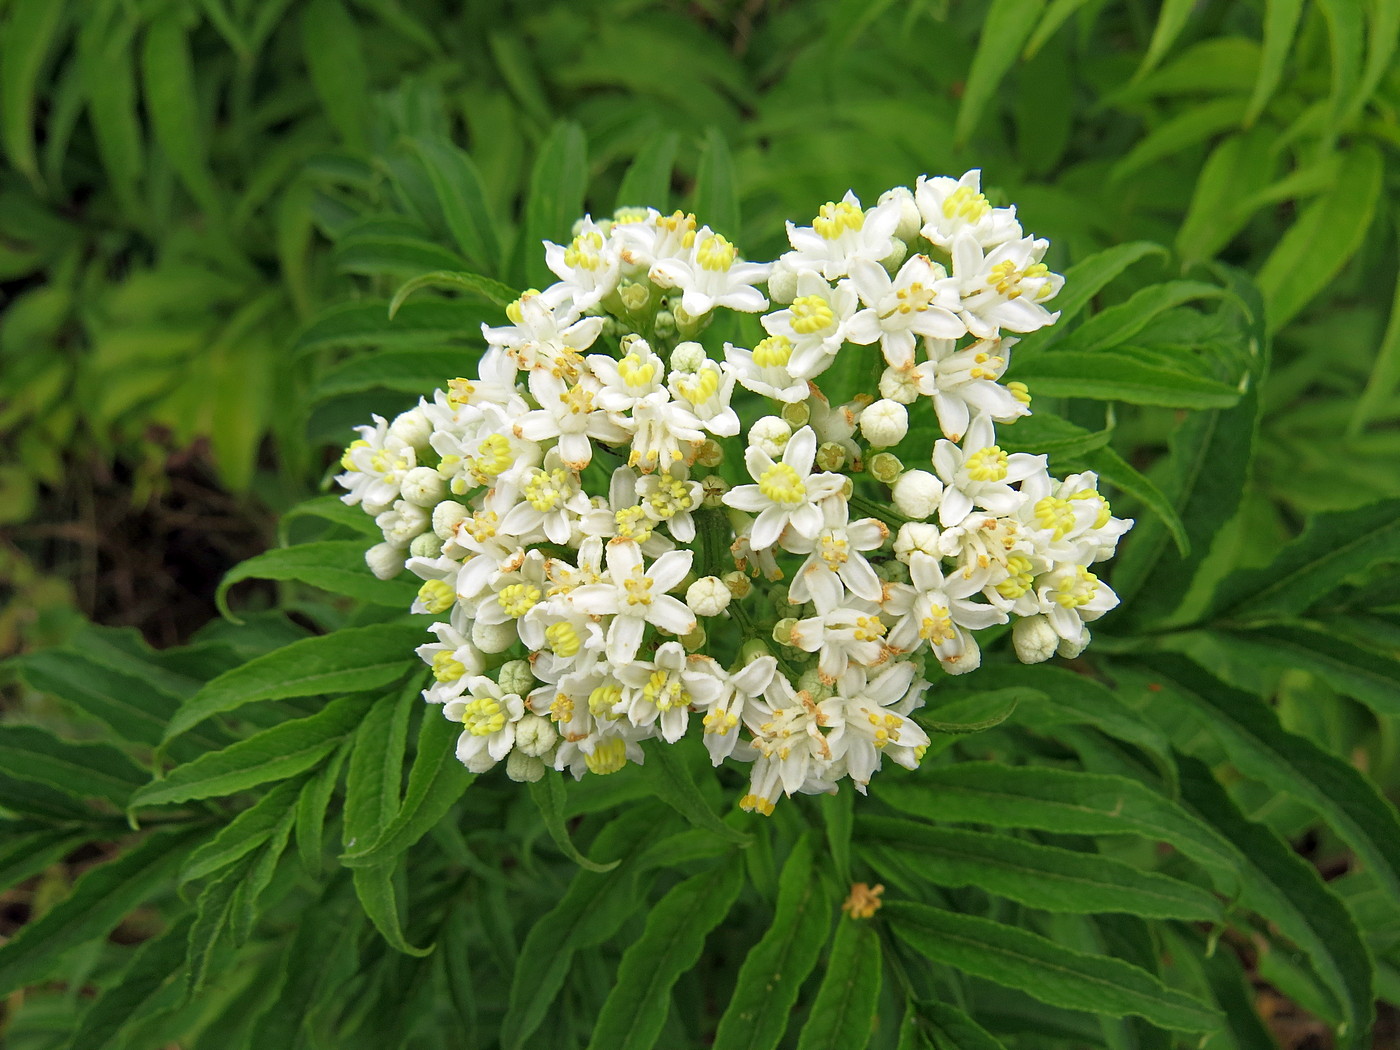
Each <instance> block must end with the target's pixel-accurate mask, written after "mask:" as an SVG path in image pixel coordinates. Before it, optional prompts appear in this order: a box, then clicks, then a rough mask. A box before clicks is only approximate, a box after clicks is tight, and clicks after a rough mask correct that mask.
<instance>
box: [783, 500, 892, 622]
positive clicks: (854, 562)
mask: <svg viewBox="0 0 1400 1050" xmlns="http://www.w3.org/2000/svg"><path fill="white" fill-rule="evenodd" d="M849 514H850V512H849V509H848V508H847V506H846V503H845V502H844V501H843V500H836V499H827V500H823V501H822V519H823V520H822V527H821V529H820V530H819V531H818V532H817V535H816V536H813V537H811V538H808V537H806V536H803V535H801V534H799V533H797V532H789V533H788V534H786V535H785V536H784V537H783V540H782V547H783V549H784V550H786V551H790V552H792V553H793V554H805V555H807V560H806V561H805V562H803V563H802V567H801V568H799V569H798V570H797V574H796V575H795V576H794V577H793V580H792V587H791V588H790V589H789V591H788V598H789V600H790V601H795V602H809V601H810V602H814V603H816V606H817V608H818V609H819V610H826V609H830V608H834V607H835V606H837V605H839V604H841V600H842V598H843V597H844V596H845V592H846V591H847V590H849V591H850V592H851V593H852V594H854V595H856V596H857V597H860V598H864V599H865V600H866V601H872V602H877V601H879V600H880V597H881V593H882V588H881V584H880V578H879V577H878V576H876V575H875V570H874V569H873V568H871V565H870V562H868V561H867V560H866V559H865V555H864V552H865V551H873V550H879V549H880V547H881V546H882V545H883V544H884V542H885V540H886V539H888V538H889V535H890V530H889V529H888V528H886V527H885V525H884V523H883V522H880V521H876V520H875V519H874V518H861V519H860V520H859V521H853V522H849V523H848V517H849Z"/></svg>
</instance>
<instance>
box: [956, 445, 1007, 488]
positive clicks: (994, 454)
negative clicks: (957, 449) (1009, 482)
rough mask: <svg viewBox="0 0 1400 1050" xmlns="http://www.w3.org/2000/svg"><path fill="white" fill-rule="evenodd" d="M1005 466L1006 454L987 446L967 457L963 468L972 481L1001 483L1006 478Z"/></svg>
mask: <svg viewBox="0 0 1400 1050" xmlns="http://www.w3.org/2000/svg"><path fill="white" fill-rule="evenodd" d="M1006 464H1007V455H1006V453H1005V452H1003V451H1002V450H1001V449H1000V448H998V447H997V446H996V445H989V446H987V447H986V448H984V449H979V450H978V451H976V452H974V453H973V454H972V455H970V456H968V457H967V462H966V463H965V464H964V466H965V467H966V469H967V476H968V477H969V478H971V479H972V480H973V481H1001V480H1003V479H1004V478H1005V477H1006Z"/></svg>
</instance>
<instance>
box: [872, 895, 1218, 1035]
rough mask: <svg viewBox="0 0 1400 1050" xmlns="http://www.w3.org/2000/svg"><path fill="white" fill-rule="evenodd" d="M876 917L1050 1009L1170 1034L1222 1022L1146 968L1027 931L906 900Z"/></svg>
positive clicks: (914, 942) (914, 943)
mask: <svg viewBox="0 0 1400 1050" xmlns="http://www.w3.org/2000/svg"><path fill="white" fill-rule="evenodd" d="M880 916H881V918H882V919H884V920H885V921H886V922H888V923H889V925H890V927H891V928H892V929H893V930H894V932H895V933H896V934H897V935H898V936H899V938H900V939H901V940H903V941H905V942H906V943H908V944H909V945H910V946H911V947H913V948H914V949H915V950H916V951H918V952H919V953H920V954H922V955H923V956H925V957H926V958H928V959H932V960H934V961H936V962H941V963H946V964H947V965H949V966H952V967H954V968H956V969H959V970H962V971H964V972H966V973H970V974H974V975H976V976H978V977H984V978H986V979H987V980H989V981H994V982H995V983H997V984H1001V985H1005V986H1007V987H1009V988H1016V989H1018V990H1020V991H1023V992H1025V993H1026V994H1027V995H1029V996H1031V997H1032V998H1034V999H1039V1000H1040V1001H1041V1002H1043V1003H1049V1004H1050V1005H1051V1006H1060V1007H1064V1008H1066V1009H1070V1010H1084V1011H1087V1012H1089V1013H1098V1014H1109V1015H1116V1016H1120V1017H1121V1016H1123V1015H1132V1016H1134V1017H1142V1018H1144V1019H1145V1020H1147V1021H1148V1022H1150V1023H1151V1024H1154V1025H1156V1026H1158V1027H1159V1028H1165V1029H1168V1030H1169V1031H1178V1032H1211V1031H1215V1030H1216V1029H1217V1028H1218V1026H1219V1025H1220V1015H1219V1014H1218V1013H1217V1012H1216V1011H1215V1010H1213V1009H1212V1008H1210V1007H1208V1006H1206V1005H1205V1004H1204V1003H1202V1002H1200V1001H1199V1000H1197V999H1195V998H1194V997H1192V996H1189V995H1187V994H1186V993H1184V992H1180V991H1177V990H1176V989H1175V988H1168V987H1167V986H1166V985H1164V984H1163V983H1162V982H1161V981H1159V980H1158V979H1157V978H1156V977H1154V976H1152V975H1151V974H1150V973H1148V972H1147V971H1146V970H1140V969H1138V968H1137V967H1136V966H1130V965H1129V964H1127V963H1125V962H1122V961H1121V960H1118V959H1111V958H1108V957H1106V956H1101V955H1086V954H1085V953H1083V952H1079V951H1074V950H1073V949H1070V948H1068V947H1066V946H1065V945H1063V944H1057V943H1056V942H1055V941H1052V940H1049V939H1048V938H1045V937H1042V936H1040V935H1039V934H1035V933H1031V932H1030V931H1028V930H1022V929H1018V928H1017V927H1014V926H1006V925H1003V924H1002V923H999V922H993V921H992V920H990V919H984V918H981V917H980V916H975V915H955V914H953V913H952V912H947V911H942V910H941V909H938V908H930V907H928V906H926V905H923V904H914V903H911V902H907V901H887V902H886V903H885V906H884V907H883V908H882V909H881V910H880Z"/></svg>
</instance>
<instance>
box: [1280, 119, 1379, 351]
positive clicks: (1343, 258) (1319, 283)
mask: <svg viewBox="0 0 1400 1050" xmlns="http://www.w3.org/2000/svg"><path fill="white" fill-rule="evenodd" d="M1383 171H1384V164H1383V162H1382V160H1381V154H1380V151H1379V150H1378V149H1376V148H1375V147H1374V146H1371V145H1367V144H1365V143H1356V144H1354V145H1352V146H1350V147H1349V148H1348V150H1347V152H1346V154H1345V159H1344V162H1343V164H1342V169H1341V172H1340V173H1339V174H1338V176H1337V181H1336V183H1335V185H1333V187H1332V188H1331V189H1330V190H1328V191H1327V192H1325V193H1323V194H1322V195H1321V196H1319V197H1318V198H1316V199H1315V200H1313V201H1311V202H1310V203H1309V204H1308V206H1307V207H1306V208H1304V209H1303V212H1302V214H1301V215H1299V216H1298V220H1297V221H1296V222H1295V223H1294V224H1293V225H1292V226H1290V227H1289V228H1288V232H1287V233H1285V234H1284V235H1283V238H1282V239H1281V240H1280V241H1279V242H1278V244H1277V245H1276V246H1275V247H1274V250H1273V251H1272V252H1271V253H1270V254H1269V257H1268V258H1267V259H1266V260H1264V265H1263V266H1261V267H1260V269H1259V290H1260V291H1261V292H1263V293H1264V301H1265V303H1266V304H1267V317H1268V323H1269V328H1270V330H1277V329H1279V328H1281V327H1282V326H1283V325H1285V324H1287V323H1288V322H1289V321H1291V320H1292V319H1293V318H1294V316H1296V315H1297V313H1298V312H1299V311H1300V310H1302V309H1303V307H1305V306H1306V305H1307V304H1308V303H1309V302H1311V301H1312V299H1313V298H1314V297H1315V296H1316V295H1317V294H1318V293H1319V292H1321V291H1322V290H1323V289H1324V288H1327V287H1329V286H1330V285H1331V284H1332V279H1333V278H1334V277H1336V275H1337V273H1338V272H1339V271H1340V270H1341V268H1342V267H1343V266H1344V265H1345V264H1346V263H1347V261H1348V260H1349V259H1351V257H1352V256H1353V255H1355V254H1356V252H1357V250H1358V249H1359V248H1360V247H1361V243H1362V242H1363V241H1364V240H1365V239H1366V234H1367V232H1368V231H1369V230H1370V229H1371V226H1372V220H1373V217H1374V215H1375V210H1376V204H1377V202H1378V201H1379V200H1380V194H1381V176H1382V173H1383Z"/></svg>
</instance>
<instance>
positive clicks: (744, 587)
mask: <svg viewBox="0 0 1400 1050" xmlns="http://www.w3.org/2000/svg"><path fill="white" fill-rule="evenodd" d="M720 579H722V580H723V581H724V585H725V586H726V587H728V588H729V593H730V594H731V595H733V596H734V597H735V598H747V597H748V596H749V595H750V594H751V593H752V592H753V582H752V581H751V580H750V579H749V576H748V573H745V572H740V571H739V570H738V569H732V570H730V571H729V572H726V573H725V574H724V575H723V576H721V577H720Z"/></svg>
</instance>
